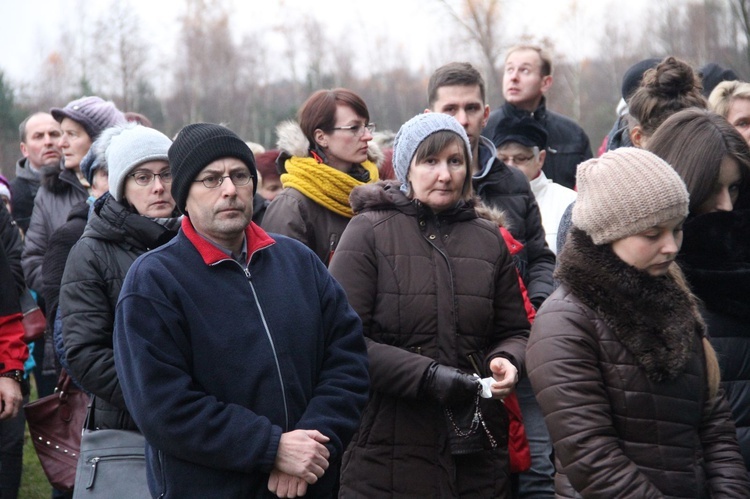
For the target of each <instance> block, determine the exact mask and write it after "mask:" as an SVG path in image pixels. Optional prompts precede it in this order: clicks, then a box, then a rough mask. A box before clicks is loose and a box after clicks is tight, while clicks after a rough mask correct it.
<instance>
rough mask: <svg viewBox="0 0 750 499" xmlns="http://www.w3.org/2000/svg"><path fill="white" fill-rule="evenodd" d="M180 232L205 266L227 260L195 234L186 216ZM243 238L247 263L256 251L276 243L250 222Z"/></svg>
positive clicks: (223, 254)
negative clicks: (245, 244) (245, 240)
mask: <svg viewBox="0 0 750 499" xmlns="http://www.w3.org/2000/svg"><path fill="white" fill-rule="evenodd" d="M182 231H183V232H184V233H185V236H186V237H187V238H188V240H189V241H190V242H191V243H193V246H195V249H197V250H198V253H200V255H201V258H203V262H204V263H205V264H206V265H213V264H215V263H218V262H220V261H222V260H227V259H229V256H227V254H226V253H224V252H223V251H221V250H220V249H219V248H217V247H216V246H214V245H213V244H212V243H210V242H209V241H208V240H207V239H206V238H204V237H203V236H201V235H200V234H198V232H196V230H195V227H193V223H192V222H191V221H190V218H189V217H188V216H187V215H185V216H184V217H182ZM245 237H246V238H247V261H248V262H250V259H251V258H252V257H253V254H255V252H256V251H259V250H262V249H263V248H267V247H269V246H271V245H272V244H275V243H276V241H274V240H273V238H272V237H271V236H269V235H268V234H267V233H266V231H264V230H263V229H261V228H260V227H258V225H256V224H255V222H250V224H249V225H248V226H247V228H245Z"/></svg>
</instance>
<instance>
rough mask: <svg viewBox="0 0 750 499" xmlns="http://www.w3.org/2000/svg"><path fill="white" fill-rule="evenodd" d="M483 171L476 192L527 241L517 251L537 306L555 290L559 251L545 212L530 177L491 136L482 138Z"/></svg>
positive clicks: (516, 235)
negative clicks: (499, 151)
mask: <svg viewBox="0 0 750 499" xmlns="http://www.w3.org/2000/svg"><path fill="white" fill-rule="evenodd" d="M479 164H480V165H482V168H481V171H480V172H479V173H477V174H475V175H474V176H473V178H472V185H473V186H474V192H475V193H476V194H477V195H478V196H479V197H480V198H481V199H482V201H483V202H484V203H485V204H486V205H488V206H490V207H492V208H497V209H499V210H501V211H502V212H503V213H504V215H505V220H506V228H507V229H508V230H509V231H510V233H511V234H512V235H513V237H514V238H515V239H517V240H518V242H520V243H521V244H522V245H523V249H522V250H521V251H520V252H519V253H518V254H517V255H516V262H517V264H518V271H519V272H520V273H521V278H522V279H523V282H524V284H526V288H527V290H528V293H529V299H530V300H531V303H532V304H533V305H534V307H536V308H539V306H540V305H541V304H542V302H544V300H545V299H547V297H548V296H549V295H550V294H551V293H552V290H553V289H554V288H553V279H552V271H553V270H554V268H555V254H554V253H553V252H552V250H551V249H549V246H547V241H546V240H545V233H544V227H543V226H542V216H541V214H540V212H539V205H538V204H537V202H536V198H535V197H534V193H533V192H532V191H531V186H530V185H529V180H528V179H527V178H526V175H524V174H523V172H522V171H521V170H519V169H518V168H511V167H509V166H508V165H506V164H504V163H503V162H502V161H500V160H499V159H498V158H497V156H496V155H495V148H494V146H493V145H492V142H490V141H489V140H488V139H486V138H484V137H481V138H480V142H479Z"/></svg>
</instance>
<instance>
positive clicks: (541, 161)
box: [539, 149, 547, 170]
mask: <svg viewBox="0 0 750 499" xmlns="http://www.w3.org/2000/svg"><path fill="white" fill-rule="evenodd" d="M545 159H547V149H542V150H541V151H539V169H540V170H541V169H542V167H543V166H544V160H545Z"/></svg>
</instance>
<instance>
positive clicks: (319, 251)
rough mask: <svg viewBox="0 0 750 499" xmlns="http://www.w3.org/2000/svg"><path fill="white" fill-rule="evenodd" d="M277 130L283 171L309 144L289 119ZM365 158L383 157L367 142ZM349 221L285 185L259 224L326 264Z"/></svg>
mask: <svg viewBox="0 0 750 499" xmlns="http://www.w3.org/2000/svg"><path fill="white" fill-rule="evenodd" d="M277 132H278V135H279V141H278V147H279V149H280V150H281V153H280V155H279V159H278V160H277V162H278V167H279V170H280V172H282V173H284V172H285V170H284V163H285V161H286V159H288V158H290V157H292V156H297V157H308V156H310V143H309V141H308V140H307V138H306V137H305V134H304V133H303V132H302V129H301V128H300V127H299V124H298V123H295V122H293V121H287V122H284V123H282V124H281V125H280V126H279V127H278V129H277ZM367 157H368V159H369V160H370V161H372V162H373V163H375V164H379V162H380V161H382V159H383V154H382V152H381V151H380V149H379V148H378V147H377V146H376V145H375V144H373V142H372V141H370V142H369V144H368V150H367ZM362 180H365V179H364V178H363V179H362ZM349 220H351V219H350V218H348V217H345V216H343V215H339V214H337V213H334V212H333V211H331V210H329V209H327V208H325V207H324V206H321V205H320V204H318V203H316V202H315V201H313V200H312V199H310V198H308V197H307V196H305V195H304V194H302V193H301V192H300V191H298V190H296V189H294V188H291V187H287V188H284V189H283V190H282V191H281V192H280V193H279V194H278V195H277V196H276V197H275V198H274V199H273V201H272V202H271V204H270V205H268V208H266V212H265V215H264V216H263V221H262V223H263V228H264V229H265V230H267V231H268V232H275V233H278V234H283V235H285V236H288V237H291V238H293V239H296V240H297V241H300V242H301V243H302V244H304V245H305V246H307V247H308V248H310V249H312V250H313V251H314V252H315V254H316V255H318V258H320V260H321V261H322V262H323V263H325V264H326V265H328V264H329V262H330V260H331V256H332V255H333V252H334V251H335V250H336V247H337V246H338V242H339V239H340V238H341V234H342V233H343V232H344V229H345V228H346V225H347V224H348V223H349Z"/></svg>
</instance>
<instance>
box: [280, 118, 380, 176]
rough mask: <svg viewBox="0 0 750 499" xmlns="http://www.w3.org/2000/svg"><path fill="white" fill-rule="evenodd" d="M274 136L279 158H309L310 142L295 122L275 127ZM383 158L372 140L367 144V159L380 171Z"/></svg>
mask: <svg viewBox="0 0 750 499" xmlns="http://www.w3.org/2000/svg"><path fill="white" fill-rule="evenodd" d="M276 136H277V137H278V138H279V140H278V141H277V142H276V146H277V147H278V148H279V150H281V155H280V156H299V157H302V158H304V157H307V156H310V141H308V140H307V137H305V134H304V133H303V132H302V129H301V128H300V126H299V123H297V122H296V121H293V120H287V121H282V122H281V123H279V124H278V125H277V126H276ZM284 153H286V154H284ZM384 158H385V155H384V154H383V151H382V150H381V149H380V147H378V145H377V144H376V143H375V141H374V140H371V141H370V142H368V143H367V159H369V160H370V161H372V162H373V163H375V165H376V166H377V167H378V169H380V166H381V165H382V163H383V159H384ZM280 166H283V165H280Z"/></svg>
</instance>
